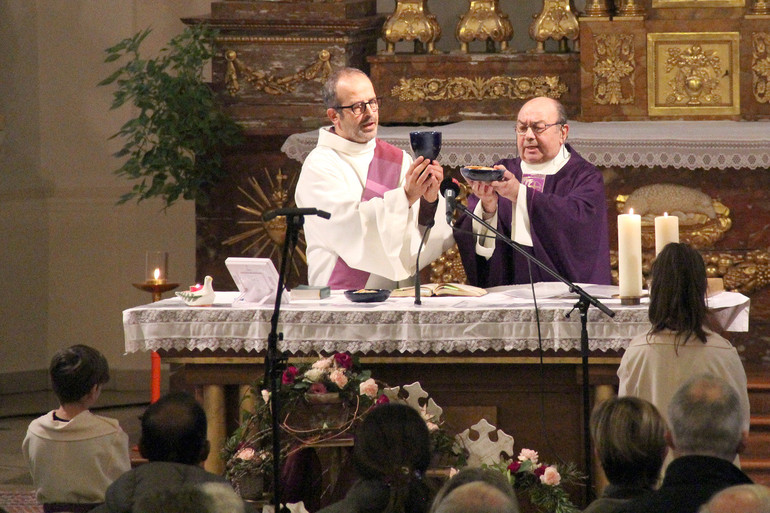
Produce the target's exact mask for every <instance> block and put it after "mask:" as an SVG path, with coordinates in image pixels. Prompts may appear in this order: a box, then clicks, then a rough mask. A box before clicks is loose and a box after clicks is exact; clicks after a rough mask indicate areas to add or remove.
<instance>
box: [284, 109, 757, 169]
mask: <svg viewBox="0 0 770 513" xmlns="http://www.w3.org/2000/svg"><path fill="white" fill-rule="evenodd" d="M415 130H439V131H441V132H442V148H441V154H440V156H439V161H440V162H441V163H442V164H443V165H445V166H448V167H459V166H467V165H487V166H489V165H492V164H494V163H495V162H496V161H498V160H500V159H501V158H506V157H514V156H516V153H517V151H516V138H515V134H514V130H513V122H509V121H461V122H459V123H453V124H449V125H443V126H438V127H405V126H392V127H387V126H381V127H380V128H379V131H378V135H379V137H380V138H382V139H384V140H386V141H388V142H389V143H391V144H394V145H396V146H398V147H399V148H401V149H403V150H406V151H407V152H409V153H411V151H410V149H409V132H412V131H415ZM317 140H318V131H317V130H314V131H312V132H305V133H302V134H294V135H291V136H289V138H288V139H286V141H285V142H284V144H283V146H282V147H281V150H282V151H283V152H284V153H285V154H286V155H288V156H289V157H291V158H293V159H295V160H298V161H300V162H302V161H304V160H305V157H307V155H308V153H310V151H311V150H312V149H313V148H315V145H316V143H317ZM568 141H569V143H570V144H571V145H572V146H573V147H574V148H575V149H576V150H577V151H578V152H579V153H580V154H581V155H582V156H583V158H585V159H587V160H588V161H590V162H592V163H593V164H595V165H597V166H601V167H610V166H620V167H653V166H661V167H673V168H679V169H682V168H683V169H740V168H746V169H761V168H769V167H770V122H766V121H607V122H595V123H582V122H579V121H570V122H569V138H568Z"/></svg>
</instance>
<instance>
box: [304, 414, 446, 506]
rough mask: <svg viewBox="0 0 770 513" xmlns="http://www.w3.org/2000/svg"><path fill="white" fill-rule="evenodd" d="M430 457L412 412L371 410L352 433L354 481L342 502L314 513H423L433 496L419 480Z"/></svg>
mask: <svg viewBox="0 0 770 513" xmlns="http://www.w3.org/2000/svg"><path fill="white" fill-rule="evenodd" d="M430 459H431V442H430V434H429V432H428V427H427V425H426V424H425V421H424V420H423V419H422V417H421V416H420V414H419V413H418V412H417V410H415V409H414V408H412V407H411V406H408V405H406V404H398V403H387V404H381V405H379V406H376V407H375V408H374V409H372V411H371V412H370V413H368V414H367V415H366V417H364V420H363V422H362V423H361V425H360V426H359V427H358V428H357V429H356V433H355V441H354V443H353V466H354V468H355V470H356V472H357V474H358V476H359V478H360V479H359V480H358V481H356V482H355V483H354V484H353V486H352V487H351V488H350V490H348V492H347V494H346V495H345V498H344V499H342V500H341V501H339V502H335V503H333V504H331V505H329V506H327V507H325V508H323V509H321V510H320V511H319V512H318V513H383V512H388V513H426V512H427V511H428V508H429V506H430V502H431V499H432V497H433V495H434V493H433V492H434V491H433V490H432V489H431V487H430V486H429V485H428V483H427V482H426V481H425V480H424V479H423V476H424V473H425V471H426V470H427V468H428V465H429V464H430Z"/></svg>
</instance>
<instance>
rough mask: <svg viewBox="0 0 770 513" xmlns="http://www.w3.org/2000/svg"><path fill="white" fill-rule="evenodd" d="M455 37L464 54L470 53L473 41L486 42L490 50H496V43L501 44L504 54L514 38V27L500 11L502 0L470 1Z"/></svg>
mask: <svg viewBox="0 0 770 513" xmlns="http://www.w3.org/2000/svg"><path fill="white" fill-rule="evenodd" d="M455 36H456V37H457V40H458V41H460V51H461V52H463V53H468V43H470V42H471V41H486V42H487V49H488V50H494V43H496V42H497V43H500V51H501V52H503V51H506V50H507V49H508V41H510V40H511V38H513V25H511V22H510V20H509V19H508V15H507V14H505V13H503V12H502V11H501V10H500V0H470V4H469V7H468V12H466V13H465V14H464V15H463V16H462V18H460V22H459V23H458V24H457V29H456V30H455Z"/></svg>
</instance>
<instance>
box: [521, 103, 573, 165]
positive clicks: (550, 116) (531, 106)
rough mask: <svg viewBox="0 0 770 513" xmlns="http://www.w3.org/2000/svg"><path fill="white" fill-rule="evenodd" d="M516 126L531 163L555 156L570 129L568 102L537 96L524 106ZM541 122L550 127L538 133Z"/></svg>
mask: <svg viewBox="0 0 770 513" xmlns="http://www.w3.org/2000/svg"><path fill="white" fill-rule="evenodd" d="M516 126H517V129H516V148H517V149H518V150H519V156H520V157H521V160H523V161H524V162H526V163H528V164H545V163H547V162H550V161H551V160H553V159H554V158H555V157H556V156H557V155H558V154H559V151H560V150H561V147H562V145H563V144H564V142H565V141H566V140H567V134H568V133H569V126H568V125H567V113H566V111H565V110H564V106H563V105H562V104H561V103H559V102H558V101H556V100H554V99H553V98H548V97H545V96H540V97H537V98H533V99H531V100H529V101H528V102H527V103H525V104H524V105H523V106H522V107H521V109H520V110H519V114H518V116H517V117H516ZM538 126H540V127H543V126H544V127H546V128H545V129H544V130H542V131H540V132H539V133H538V131H537V130H536V129H535V127H538ZM527 127H529V128H527Z"/></svg>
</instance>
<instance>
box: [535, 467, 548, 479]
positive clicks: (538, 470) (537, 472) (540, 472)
mask: <svg viewBox="0 0 770 513" xmlns="http://www.w3.org/2000/svg"><path fill="white" fill-rule="evenodd" d="M546 468H547V467H546V466H545V465H540V466H538V467H535V470H533V471H532V473H533V474H535V475H536V476H537V477H541V476H542V475H543V474H545V469H546Z"/></svg>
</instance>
